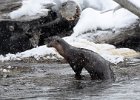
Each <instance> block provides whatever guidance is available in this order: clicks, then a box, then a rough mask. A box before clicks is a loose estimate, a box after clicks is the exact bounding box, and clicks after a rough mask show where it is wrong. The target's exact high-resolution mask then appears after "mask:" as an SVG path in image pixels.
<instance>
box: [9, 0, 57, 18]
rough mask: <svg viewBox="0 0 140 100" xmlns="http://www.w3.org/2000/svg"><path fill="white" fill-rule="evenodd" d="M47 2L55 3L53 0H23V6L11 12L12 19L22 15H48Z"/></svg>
mask: <svg viewBox="0 0 140 100" xmlns="http://www.w3.org/2000/svg"><path fill="white" fill-rule="evenodd" d="M46 4H55V3H54V2H53V0H23V1H22V6H21V8H19V9H17V10H15V11H13V12H11V13H10V14H9V16H10V18H11V19H16V18H20V17H22V16H35V15H37V14H41V15H47V14H48V11H49V10H48V9H46V8H45V5H46Z"/></svg>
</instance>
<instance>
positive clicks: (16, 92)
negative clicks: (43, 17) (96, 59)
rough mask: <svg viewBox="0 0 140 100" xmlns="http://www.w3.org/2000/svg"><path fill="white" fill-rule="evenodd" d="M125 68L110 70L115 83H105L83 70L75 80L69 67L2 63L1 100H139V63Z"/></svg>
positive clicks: (0, 65) (0, 69) (64, 65)
mask: <svg viewBox="0 0 140 100" xmlns="http://www.w3.org/2000/svg"><path fill="white" fill-rule="evenodd" d="M134 61H135V62H134ZM130 63H131V64H130ZM128 64H129V65H131V66H125V67H124V66H122V67H116V66H113V67H112V68H113V71H114V73H115V75H116V81H115V82H113V83H108V82H102V81H93V80H91V79H90V76H89V74H88V73H87V72H86V71H85V70H83V72H82V75H83V78H82V80H76V79H75V78H74V72H73V71H72V69H71V68H70V66H69V65H68V64H58V63H53V64H46V63H22V62H7V63H1V64H0V76H1V78H0V100H20V99H22V100H140V85H139V84H140V75H139V73H140V59H135V60H132V61H131V62H130V61H129V63H127V65H128Z"/></svg>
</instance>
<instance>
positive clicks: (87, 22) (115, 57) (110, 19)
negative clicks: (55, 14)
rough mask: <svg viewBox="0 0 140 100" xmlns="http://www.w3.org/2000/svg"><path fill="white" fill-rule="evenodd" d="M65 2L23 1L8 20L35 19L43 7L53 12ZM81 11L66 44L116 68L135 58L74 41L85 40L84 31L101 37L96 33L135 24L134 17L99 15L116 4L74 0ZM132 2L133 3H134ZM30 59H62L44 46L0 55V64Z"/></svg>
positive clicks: (106, 0)
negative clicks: (126, 59)
mask: <svg viewBox="0 0 140 100" xmlns="http://www.w3.org/2000/svg"><path fill="white" fill-rule="evenodd" d="M65 1H67V0H23V2H22V6H21V8H19V9H17V10H15V11H13V12H11V13H10V14H9V15H10V17H11V18H12V19H16V18H20V17H23V16H36V15H38V14H41V15H47V13H48V11H49V10H48V9H46V8H45V6H46V5H47V4H56V5H55V6H54V9H58V8H59V6H60V4H61V3H63V2H65ZM74 1H76V2H77V3H78V4H79V5H80V7H81V9H83V11H82V13H81V16H80V19H79V21H78V23H77V25H76V26H75V27H74V29H73V31H74V32H73V34H72V35H71V36H69V37H64V40H65V41H67V42H68V43H69V44H71V45H73V46H75V47H80V48H86V49H90V50H92V51H94V52H97V53H99V54H100V55H101V56H102V57H104V58H105V59H106V60H108V61H110V62H112V63H114V64H117V63H119V62H122V61H123V60H124V58H125V57H133V56H136V55H138V53H137V52H136V51H134V50H131V49H128V48H116V47H115V46H113V45H109V44H95V43H93V42H90V41H89V40H86V39H82V38H80V37H77V36H79V35H81V37H82V36H84V37H85V38H86V36H87V35H84V34H83V33H85V32H87V31H94V32H95V34H98V35H99V34H102V32H99V31H97V29H104V30H106V29H111V30H115V29H118V28H123V27H127V26H129V25H131V24H132V23H134V22H136V20H137V19H138V17H137V16H135V15H134V14H132V13H131V12H129V11H127V10H126V9H120V10H117V11H115V12H113V11H109V12H106V13H101V12H102V11H105V10H109V9H113V8H115V7H116V6H117V5H118V4H116V3H115V2H114V1H113V0H74ZM131 1H132V2H133V3H137V4H138V2H139V1H137V0H131ZM134 1H135V2H134ZM30 57H34V58H35V59H36V60H40V59H59V58H61V59H63V57H62V56H60V55H59V54H58V52H56V50H55V49H54V48H47V47H46V46H45V45H44V46H40V47H37V48H33V49H31V50H27V51H25V52H21V53H17V54H7V55H6V56H3V55H0V61H9V60H22V59H24V58H30Z"/></svg>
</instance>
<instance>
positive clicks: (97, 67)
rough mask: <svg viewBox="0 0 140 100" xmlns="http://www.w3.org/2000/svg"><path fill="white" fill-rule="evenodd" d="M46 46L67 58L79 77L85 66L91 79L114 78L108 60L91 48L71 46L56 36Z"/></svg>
mask: <svg viewBox="0 0 140 100" xmlns="http://www.w3.org/2000/svg"><path fill="white" fill-rule="evenodd" d="M48 47H54V48H55V49H56V50H57V51H58V52H59V54H60V55H61V56H63V57H64V58H65V59H66V60H67V62H68V63H69V64H70V66H71V68H72V69H73V71H74V72H75V76H76V77H80V76H81V75H80V74H81V71H82V69H83V68H85V69H86V70H87V71H88V73H89V74H90V76H91V78H92V79H100V80H110V79H111V80H114V74H113V71H112V70H111V68H110V62H108V61H106V60H105V59H104V58H103V57H101V56H100V55H99V54H97V53H95V52H93V51H91V50H87V49H83V48H77V47H74V46H71V45H69V44H68V43H67V42H65V41H64V40H63V39H61V38H60V37H57V36H55V37H52V38H51V39H50V42H49V44H48Z"/></svg>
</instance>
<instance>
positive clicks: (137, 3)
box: [128, 0, 140, 8]
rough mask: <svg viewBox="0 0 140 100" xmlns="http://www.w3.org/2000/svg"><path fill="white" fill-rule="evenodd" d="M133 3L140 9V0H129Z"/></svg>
mask: <svg viewBox="0 0 140 100" xmlns="http://www.w3.org/2000/svg"><path fill="white" fill-rule="evenodd" d="M128 1H130V2H131V3H133V4H134V5H136V6H137V7H138V8H140V1H139V0H128Z"/></svg>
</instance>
